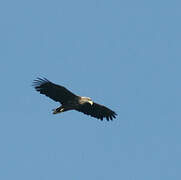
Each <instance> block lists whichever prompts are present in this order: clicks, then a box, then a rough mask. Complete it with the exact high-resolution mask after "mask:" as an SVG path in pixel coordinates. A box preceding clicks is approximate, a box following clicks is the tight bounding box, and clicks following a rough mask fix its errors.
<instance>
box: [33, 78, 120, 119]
mask: <svg viewBox="0 0 181 180" xmlns="http://www.w3.org/2000/svg"><path fill="white" fill-rule="evenodd" d="M33 86H34V88H35V89H36V90H37V91H39V92H40V94H44V95H46V96H48V97H49V98H51V99H53V100H54V101H57V102H60V103H61V104H62V105H61V106H60V107H58V108H56V109H54V110H53V114H57V113H61V112H65V111H68V110H77V111H79V112H82V113H84V114H87V115H90V116H92V117H95V118H97V119H100V120H103V118H106V119H107V120H108V121H109V120H113V118H116V115H117V114H116V113H115V112H114V111H112V110H111V109H109V108H107V107H105V106H103V105H100V104H97V103H94V102H93V101H92V100H91V99H90V98H89V97H81V96H77V95H75V94H74V93H72V92H71V91H69V90H68V89H66V88H65V87H63V86H60V85H57V84H54V83H52V82H50V81H49V80H48V79H46V78H37V79H36V80H34V81H33Z"/></svg>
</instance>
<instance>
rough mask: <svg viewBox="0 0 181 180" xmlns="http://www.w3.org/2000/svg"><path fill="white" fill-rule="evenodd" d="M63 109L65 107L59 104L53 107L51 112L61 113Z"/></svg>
mask: <svg viewBox="0 0 181 180" xmlns="http://www.w3.org/2000/svg"><path fill="white" fill-rule="evenodd" d="M64 111H65V108H64V107H63V106H60V107H58V108H56V109H53V114H57V113H61V112H64Z"/></svg>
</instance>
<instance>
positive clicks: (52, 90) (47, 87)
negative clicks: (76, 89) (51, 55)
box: [33, 78, 76, 104]
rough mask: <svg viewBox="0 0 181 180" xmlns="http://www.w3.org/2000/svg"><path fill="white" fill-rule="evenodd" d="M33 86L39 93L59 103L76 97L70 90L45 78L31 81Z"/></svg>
mask: <svg viewBox="0 0 181 180" xmlns="http://www.w3.org/2000/svg"><path fill="white" fill-rule="evenodd" d="M33 86H34V87H35V89H36V90H37V91H39V92H40V94H44V95H46V96H48V97H49V98H51V99H53V100H54V101H57V102H60V103H61V104H63V103H66V102H67V101H69V100H72V99H73V98H75V97H76V95H75V94H73V93H72V92H71V91H69V90H68V89H66V88H65V87H63V86H60V85H57V84H54V83H52V82H50V81H49V80H48V79H46V78H37V79H36V80H34V81H33Z"/></svg>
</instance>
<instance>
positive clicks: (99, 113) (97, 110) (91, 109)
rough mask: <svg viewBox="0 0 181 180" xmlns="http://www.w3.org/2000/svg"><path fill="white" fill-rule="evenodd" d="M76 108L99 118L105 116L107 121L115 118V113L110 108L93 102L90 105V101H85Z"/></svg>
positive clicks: (101, 118)
mask: <svg viewBox="0 0 181 180" xmlns="http://www.w3.org/2000/svg"><path fill="white" fill-rule="evenodd" d="M76 110H78V111H80V112H83V113H84V114H87V115H90V116H92V117H95V118H97V119H100V120H103V118H106V119H107V121H109V120H113V118H116V115H117V114H116V113H115V112H114V111H112V110H111V109H109V108H107V107H105V106H103V105H100V104H97V103H93V105H91V104H90V103H85V104H83V105H81V106H80V107H79V108H78V109H76Z"/></svg>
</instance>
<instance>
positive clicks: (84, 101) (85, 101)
mask: <svg viewBox="0 0 181 180" xmlns="http://www.w3.org/2000/svg"><path fill="white" fill-rule="evenodd" d="M87 102H88V103H90V104H91V106H92V105H93V103H94V102H93V101H92V99H91V98H90V97H81V101H80V103H81V104H83V103H87Z"/></svg>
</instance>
